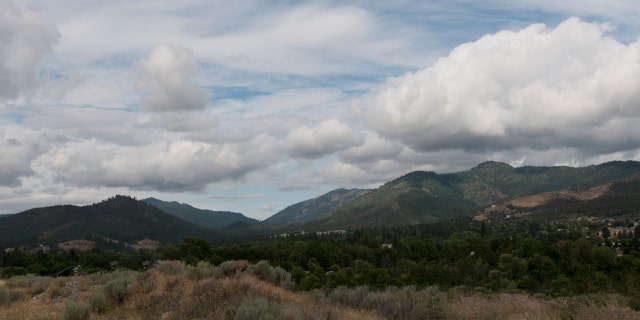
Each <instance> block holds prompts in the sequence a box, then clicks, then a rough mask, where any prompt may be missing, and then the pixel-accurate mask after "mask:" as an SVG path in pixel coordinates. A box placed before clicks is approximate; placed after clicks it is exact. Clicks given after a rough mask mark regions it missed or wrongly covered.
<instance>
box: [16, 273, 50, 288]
mask: <svg viewBox="0 0 640 320" xmlns="http://www.w3.org/2000/svg"><path fill="white" fill-rule="evenodd" d="M50 280H51V278H49V277H42V276H37V275H33V274H28V275H23V276H17V277H13V278H11V279H9V280H7V282H6V284H7V287H9V288H29V287H31V286H32V285H34V284H39V285H40V284H45V285H46V284H48V283H49V281H50Z"/></svg>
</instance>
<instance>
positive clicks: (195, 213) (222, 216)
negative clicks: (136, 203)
mask: <svg viewBox="0 0 640 320" xmlns="http://www.w3.org/2000/svg"><path fill="white" fill-rule="evenodd" d="M142 201H143V202H146V203H148V204H151V205H153V206H155V207H157V208H159V209H160V210H162V211H164V212H167V213H170V214H172V215H174V216H176V217H178V218H181V219H183V220H186V221H189V222H191V223H194V224H197V225H199V226H202V227H205V228H208V229H215V230H219V229H224V228H227V227H229V226H231V225H233V224H237V223H243V224H254V223H258V220H256V219H252V218H248V217H246V216H244V215H242V214H241V213H237V212H229V211H212V210H205V209H198V208H194V207H192V206H190V205H188V204H185V203H178V202H176V201H171V202H168V201H162V200H159V199H156V198H147V199H143V200H142Z"/></svg>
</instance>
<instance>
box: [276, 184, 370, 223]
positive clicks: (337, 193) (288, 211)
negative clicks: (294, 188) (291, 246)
mask: <svg viewBox="0 0 640 320" xmlns="http://www.w3.org/2000/svg"><path fill="white" fill-rule="evenodd" d="M369 191H370V190H366V189H350V190H348V189H336V190H333V191H330V192H328V193H325V194H323V195H321V196H319V197H317V198H313V199H309V200H306V201H302V202H298V203H296V204H293V205H290V206H288V207H287V208H285V209H284V210H281V211H280V212H278V213H276V214H274V215H273V216H271V217H269V218H268V219H266V220H264V221H263V223H264V224H267V225H275V224H279V223H304V222H307V221H309V220H312V219H313V218H315V217H318V216H320V215H322V214H325V213H327V212H329V211H331V210H333V209H335V208H337V207H340V206H342V205H344V204H346V203H348V202H351V201H353V200H354V199H356V198H359V197H361V196H363V195H365V194H367V193H369Z"/></svg>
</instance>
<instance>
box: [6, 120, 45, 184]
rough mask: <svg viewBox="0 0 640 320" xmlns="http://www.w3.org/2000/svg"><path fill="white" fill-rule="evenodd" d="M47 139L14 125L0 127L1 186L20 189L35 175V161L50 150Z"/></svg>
mask: <svg viewBox="0 0 640 320" xmlns="http://www.w3.org/2000/svg"><path fill="white" fill-rule="evenodd" d="M49 145H50V144H49V142H48V141H47V138H46V137H41V136H40V135H39V134H37V133H35V132H31V131H28V130H23V129H21V128H19V127H16V126H12V125H8V126H7V125H5V126H0V150H2V156H0V186H9V187H18V186H20V185H21V180H20V179H21V178H23V177H27V176H30V175H33V174H34V172H35V171H34V170H33V168H32V166H31V164H32V161H33V159H35V158H37V157H38V156H40V155H42V154H43V153H45V152H46V151H47V150H48V148H49Z"/></svg>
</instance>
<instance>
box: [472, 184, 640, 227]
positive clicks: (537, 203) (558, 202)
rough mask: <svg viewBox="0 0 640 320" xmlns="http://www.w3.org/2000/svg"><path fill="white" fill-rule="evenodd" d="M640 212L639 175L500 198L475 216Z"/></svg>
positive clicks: (613, 217)
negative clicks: (589, 186)
mask: <svg viewBox="0 0 640 320" xmlns="http://www.w3.org/2000/svg"><path fill="white" fill-rule="evenodd" d="M638 213H640V179H637V178H636V179H631V180H626V181H618V182H613V183H607V184H603V185H599V186H595V187H592V188H587V189H569V190H557V191H550V192H544V193H540V194H535V195H530V196H524V197H517V198H513V199H510V200H507V201H501V202H497V203H495V204H492V205H490V206H486V207H484V208H482V209H480V210H477V211H476V212H475V213H474V214H473V215H474V219H476V220H480V221H494V220H504V219H527V220H544V221H553V220H574V219H583V220H585V219H586V220H589V221H603V220H607V221H620V222H622V221H635V220H636V219H638Z"/></svg>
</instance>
